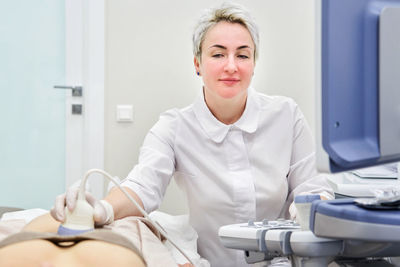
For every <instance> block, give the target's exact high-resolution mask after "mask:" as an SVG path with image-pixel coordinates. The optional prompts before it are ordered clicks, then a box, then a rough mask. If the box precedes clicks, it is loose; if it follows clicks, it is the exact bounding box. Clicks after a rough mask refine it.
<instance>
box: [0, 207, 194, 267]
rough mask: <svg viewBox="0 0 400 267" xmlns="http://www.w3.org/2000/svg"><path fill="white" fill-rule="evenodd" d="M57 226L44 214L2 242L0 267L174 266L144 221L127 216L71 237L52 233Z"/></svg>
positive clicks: (159, 241)
mask: <svg viewBox="0 0 400 267" xmlns="http://www.w3.org/2000/svg"><path fill="white" fill-rule="evenodd" d="M59 225H60V223H59V222H57V221H55V220H54V219H53V218H52V217H51V216H50V214H45V215H42V216H39V217H38V218H36V219H34V220H33V221H32V222H30V223H29V224H27V225H26V226H25V227H24V228H23V230H22V231H21V232H19V233H17V234H13V235H10V236H8V237H7V238H5V239H4V240H2V241H1V242H0V266H41V267H51V266H57V267H58V266H138V267H141V266H150V267H151V266H163V267H164V266H177V264H176V263H175V261H174V259H173V258H172V256H171V254H170V253H169V251H168V250H167V249H166V248H165V246H164V245H163V244H162V242H161V236H160V235H159V233H158V232H157V231H156V230H154V229H152V230H150V229H149V226H147V225H146V224H145V221H144V219H143V218H138V217H127V218H124V219H122V220H118V221H115V222H114V223H113V224H111V225H110V226H106V227H104V228H103V229H96V230H94V231H92V232H88V233H84V234H82V235H78V236H74V237H63V236H58V235H57V234H55V233H56V232H57V229H58V227H59ZM150 228H151V227H150ZM184 266H191V265H184Z"/></svg>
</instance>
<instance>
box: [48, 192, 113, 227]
mask: <svg viewBox="0 0 400 267" xmlns="http://www.w3.org/2000/svg"><path fill="white" fill-rule="evenodd" d="M78 192H79V188H78V187H70V188H68V190H67V192H66V193H64V194H61V195H58V196H57V197H56V200H55V203H54V206H53V207H52V209H51V210H50V214H51V216H52V217H53V218H54V219H55V220H57V221H59V222H64V221H65V207H67V208H68V209H69V211H71V212H72V211H73V210H74V209H75V206H76V200H77V199H78ZM85 194H86V200H87V202H88V203H89V204H90V205H91V206H92V207H93V208H94V214H93V219H94V222H95V224H96V225H97V226H101V225H105V224H110V223H112V222H113V221H114V209H113V207H112V206H111V204H110V203H108V202H107V201H105V200H97V199H96V198H95V197H94V196H93V195H92V194H91V193H89V192H87V191H86V192H85Z"/></svg>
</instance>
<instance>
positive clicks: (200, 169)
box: [52, 3, 332, 267]
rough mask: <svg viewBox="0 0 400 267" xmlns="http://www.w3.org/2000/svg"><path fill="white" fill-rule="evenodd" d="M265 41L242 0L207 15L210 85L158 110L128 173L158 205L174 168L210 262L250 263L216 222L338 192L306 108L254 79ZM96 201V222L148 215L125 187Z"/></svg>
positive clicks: (201, 36)
mask: <svg viewBox="0 0 400 267" xmlns="http://www.w3.org/2000/svg"><path fill="white" fill-rule="evenodd" d="M258 42H259V37H258V30H257V26H256V24H255V23H254V21H253V19H252V18H251V16H250V15H249V13H248V12H247V11H246V10H245V9H244V8H242V7H241V6H239V5H236V4H232V3H225V4H223V5H221V6H219V7H217V8H214V9H209V10H207V11H206V12H205V13H204V14H203V16H201V18H200V20H199V22H198V24H197V26H196V27H195V30H194V34H193V52H194V67H195V70H196V74H197V75H198V76H200V77H201V78H202V80H203V84H204V85H203V88H202V90H201V92H200V93H199V95H198V97H197V99H196V100H195V101H194V103H192V104H191V105H189V106H188V107H186V108H183V109H172V110H169V111H167V112H165V113H163V114H162V115H161V116H160V119H159V121H158V122H157V123H156V124H155V125H154V126H153V127H152V128H151V130H150V131H149V133H148V134H147V136H146V138H145V140H144V143H143V146H142V148H141V150H140V156H139V162H138V164H137V165H136V166H135V167H134V168H133V170H132V171H131V172H130V173H129V175H128V177H127V178H126V179H125V180H124V181H123V182H122V185H123V186H124V187H125V188H126V189H127V190H128V191H129V192H130V194H131V195H132V196H133V197H134V198H135V199H136V200H137V201H138V202H139V203H140V204H141V205H142V207H143V208H144V209H145V210H146V211H147V212H151V211H153V210H155V209H157V208H158V207H159V205H160V204H161V202H162V199H163V196H164V193H165V190H166V188H167V186H168V184H169V182H170V179H171V178H172V177H173V176H174V177H175V179H176V181H177V184H178V186H180V188H182V189H183V191H184V192H185V193H186V196H187V199H188V206H189V210H190V211H189V218H190V224H191V225H192V226H193V227H194V228H195V230H196V231H197V233H198V235H199V239H198V252H199V254H200V255H201V256H202V257H204V258H205V259H207V260H208V261H209V262H210V263H211V266H229V267H232V266H246V265H247V264H246V263H245V261H244V256H243V252H242V251H234V250H230V249H226V248H224V247H223V246H222V245H221V243H220V241H219V239H218V229H219V227H221V226H223V225H227V224H234V223H242V222H247V221H248V220H250V219H253V220H262V219H269V220H273V219H277V218H279V217H289V216H290V215H291V216H292V217H293V216H295V208H294V206H293V205H291V204H292V202H293V198H294V196H295V195H297V194H301V193H313V194H315V193H317V194H321V195H322V196H323V197H325V198H332V192H331V189H330V188H329V186H328V185H327V184H326V181H325V179H324V178H323V177H321V176H318V175H317V172H316V168H315V154H314V147H313V140H312V136H311V133H310V130H309V126H308V125H307V122H306V120H305V118H304V116H303V114H302V112H301V111H300V109H299V107H298V106H297V105H296V103H295V102H294V101H293V100H292V99H289V98H287V97H280V96H267V95H264V94H261V93H258V92H257V91H256V90H255V89H253V88H251V87H250V83H251V80H252V77H253V73H254V68H255V63H256V59H257V54H258ZM73 192H74V190H69V191H68V192H67V194H63V195H61V196H59V197H58V198H57V199H56V204H55V207H54V208H53V210H52V215H53V217H54V218H55V219H56V220H59V221H63V220H64V205H65V203H67V204H66V205H67V206H68V207H69V208H70V209H73V207H74V204H75V198H76V193H75V194H74V193H73ZM75 192H76V191H75ZM96 203H97V204H96V207H95V209H96V215H95V221H96V223H97V225H102V224H108V223H111V222H112V221H113V220H115V219H120V218H123V217H126V216H131V215H136V216H140V215H141V214H140V213H139V211H138V210H137V209H136V208H135V207H134V206H133V205H132V204H131V203H130V202H129V201H128V200H127V198H126V197H125V196H124V195H123V194H122V192H120V190H118V189H114V190H112V191H111V192H110V193H109V195H108V196H107V197H106V198H105V199H104V200H101V201H97V202H96ZM290 206H291V208H289V207H290ZM290 213H291V214H290Z"/></svg>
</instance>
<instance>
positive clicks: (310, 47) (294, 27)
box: [105, 0, 314, 214]
mask: <svg viewBox="0 0 400 267" xmlns="http://www.w3.org/2000/svg"><path fill="white" fill-rule="evenodd" d="M221 2H222V1H215V0H202V1H193V0H192V1H188V0H169V1H163V0H152V1H143V0H141V1H138V0H108V1H107V2H106V86H105V129H106V130H105V169H106V170H107V171H108V172H110V173H112V174H114V175H117V176H119V177H121V178H124V177H125V176H126V175H127V174H128V172H129V171H130V170H131V169H132V167H133V166H134V164H136V162H137V158H138V154H139V148H140V146H141V144H142V142H143V139H144V137H145V135H146V133H147V131H148V130H149V129H150V128H151V126H152V125H153V124H154V123H155V122H156V121H157V119H158V116H159V114H160V113H161V112H163V111H165V110H167V109H169V108H172V107H184V106H187V105H189V104H190V103H191V102H192V101H193V99H194V98H195V96H196V95H197V93H198V92H199V90H200V88H201V84H202V83H201V80H200V78H198V77H197V76H196V74H195V69H194V67H193V55H192V43H191V33H192V29H193V27H194V24H195V21H196V19H197V18H198V16H199V14H200V13H201V10H203V9H204V8H207V7H210V6H213V5H215V4H217V3H221ZM236 2H239V3H241V4H243V5H245V6H246V7H247V8H248V9H249V10H250V11H251V13H252V14H253V16H254V17H255V19H256V21H257V23H258V25H259V28H260V37H261V39H260V49H259V51H260V57H259V60H258V62H257V66H256V70H255V75H254V79H253V86H254V87H255V88H256V89H257V90H258V91H260V92H264V93H266V94H279V95H286V96H290V97H292V98H294V99H295V100H296V102H297V103H298V104H299V105H300V107H301V109H302V110H303V112H304V114H305V116H306V118H307V119H308V121H309V123H310V125H311V128H312V129H314V0H300V1H299V0H253V1H244V0H243V1H236ZM118 104H130V105H133V108H134V122H133V123H117V122H116V106H117V105H118ZM182 198H183V195H182V193H181V192H180V191H179V190H178V189H177V187H176V185H175V184H174V183H173V184H172V185H170V187H169V189H168V191H167V194H166V197H165V199H164V203H163V205H162V206H161V210H163V211H166V212H169V213H171V214H181V213H185V212H186V209H187V208H186V205H184V204H182V203H183V201H182Z"/></svg>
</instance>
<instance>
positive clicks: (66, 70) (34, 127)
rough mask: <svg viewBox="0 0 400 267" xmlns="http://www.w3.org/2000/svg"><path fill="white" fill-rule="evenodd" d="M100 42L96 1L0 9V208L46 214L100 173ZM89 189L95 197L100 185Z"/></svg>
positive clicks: (22, 3) (27, 2)
mask: <svg viewBox="0 0 400 267" xmlns="http://www.w3.org/2000/svg"><path fill="white" fill-rule="evenodd" d="M103 40H104V2H103V1H98V0H83V1H82V0H66V1H62V0H39V1H31V0H17V1H14V0H8V1H2V2H1V4H0V93H1V96H0V99H1V100H0V118H1V120H0V206H12V207H20V208H44V209H49V208H50V207H51V206H52V204H53V201H54V198H55V197H56V196H57V195H58V194H60V193H62V192H64V191H65V189H66V187H68V186H69V185H71V184H72V183H73V182H74V181H76V180H79V179H81V178H82V175H83V174H84V172H85V171H86V170H87V169H89V168H93V167H96V168H102V167H103V132H104V130H103V102H104V101H103V100H104V99H103V91H104V90H103V80H104V72H103V70H104V63H103V62H104V41H103ZM55 85H61V86H82V88H83V90H82V93H83V96H81V97H79V96H72V92H71V91H72V90H70V89H66V90H65V89H54V86H55ZM73 105H74V107H75V108H78V109H79V107H81V108H82V113H81V114H72V106H73ZM78 113H79V112H78ZM90 182H91V183H92V190H93V191H94V193H95V194H96V196H97V197H101V196H102V193H103V186H102V185H103V183H102V182H101V181H99V180H98V179H96V180H93V179H92V178H91V180H90Z"/></svg>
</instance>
